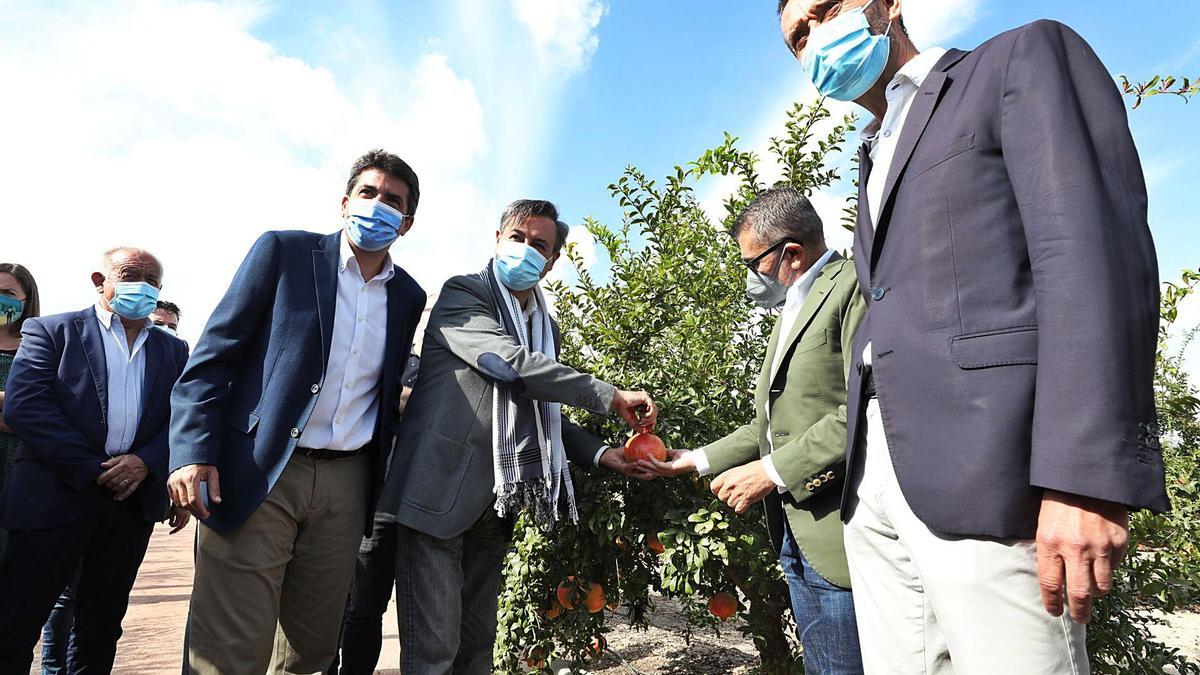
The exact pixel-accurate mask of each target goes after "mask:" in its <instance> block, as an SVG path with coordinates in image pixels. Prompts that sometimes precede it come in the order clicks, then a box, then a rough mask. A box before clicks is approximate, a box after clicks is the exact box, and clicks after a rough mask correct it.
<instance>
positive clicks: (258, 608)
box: [184, 454, 370, 675]
mask: <svg viewBox="0 0 1200 675" xmlns="http://www.w3.org/2000/svg"><path fill="white" fill-rule="evenodd" d="M369 480H370V456H369V455H367V454H363V455H358V456H355V457H346V458H341V459H316V460H314V459H309V458H307V457H303V456H300V455H293V456H292V458H291V459H290V460H289V461H288V464H287V466H286V467H285V468H284V470H283V473H282V474H281V475H280V477H279V480H278V481H277V482H276V483H275V486H274V487H273V488H272V489H271V492H270V494H268V495H267V499H266V501H264V502H263V503H262V505H261V506H259V507H258V509H257V510H255V512H254V513H253V514H252V515H251V516H250V519H249V520H247V521H246V522H245V523H244V524H242V525H241V526H240V527H238V528H237V529H235V530H233V531H232V532H225V533H220V532H215V531H213V530H212V529H210V528H208V527H206V526H204V525H201V526H199V527H198V528H197V536H196V578H195V583H194V585H193V588H192V599H191V608H190V612H189V616H188V634H187V643H188V647H187V654H186V658H187V662H188V663H187V664H186V666H190V669H191V672H192V673H196V674H198V675H210V674H211V675H243V674H244V675H263V673H267V672H271V673H322V672H324V670H325V669H326V668H328V667H329V664H330V663H331V662H332V660H333V657H334V655H335V654H336V652H337V646H338V634H339V631H340V629H341V624H342V612H343V610H344V609H345V606H346V597H347V593H348V592H349V590H350V580H351V578H352V577H353V575H354V561H355V556H356V555H357V553H358V545H359V542H360V541H361V540H362V536H363V524H364V523H365V522H366V508H367V499H366V494H367V490H369V489H370V486H369ZM184 672H188V670H187V667H185V669H184Z"/></svg>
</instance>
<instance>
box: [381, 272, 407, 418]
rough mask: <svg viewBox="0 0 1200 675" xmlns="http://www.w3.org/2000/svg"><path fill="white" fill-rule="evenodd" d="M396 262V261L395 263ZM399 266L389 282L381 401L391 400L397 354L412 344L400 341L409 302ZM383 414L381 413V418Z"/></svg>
mask: <svg viewBox="0 0 1200 675" xmlns="http://www.w3.org/2000/svg"><path fill="white" fill-rule="evenodd" d="M393 264H395V263H393ZM399 269H400V268H399V267H397V268H396V270H397V271H396V273H395V274H393V275H392V278H391V279H390V280H389V281H388V283H387V331H386V333H385V337H384V347H383V369H382V371H380V374H381V376H382V377H383V382H381V383H380V386H379V390H380V394H381V397H380V399H379V400H380V401H381V402H382V401H387V400H389V398H388V397H390V396H391V393H392V389H393V388H394V385H395V383H396V378H397V373H396V362H397V360H398V359H397V355H398V354H399V353H400V350H401V349H402V348H410V347H411V346H412V345H404V344H401V343H400V336H402V335H403V334H404V332H405V331H407V330H408V313H407V312H405V311H404V310H405V309H406V308H407V306H408V303H407V302H405V298H404V295H403V294H402V293H401V291H400V272H399ZM382 417H383V416H382V415H380V418H382Z"/></svg>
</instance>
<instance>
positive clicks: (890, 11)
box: [885, 0, 900, 22]
mask: <svg viewBox="0 0 1200 675" xmlns="http://www.w3.org/2000/svg"><path fill="white" fill-rule="evenodd" d="M885 2H887V3H888V5H889V7H888V8H887V18H888V21H892V22H895V21H899V20H900V0H885Z"/></svg>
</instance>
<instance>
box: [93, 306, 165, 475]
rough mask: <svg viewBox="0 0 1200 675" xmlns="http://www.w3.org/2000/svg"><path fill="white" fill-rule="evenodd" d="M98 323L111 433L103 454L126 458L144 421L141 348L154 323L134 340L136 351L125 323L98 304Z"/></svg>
mask: <svg viewBox="0 0 1200 675" xmlns="http://www.w3.org/2000/svg"><path fill="white" fill-rule="evenodd" d="M96 320H97V321H99V322H100V327H101V328H102V329H103V330H102V331H101V333H102V334H103V336H104V362H105V365H106V368H105V370H107V375H108V384H107V386H106V387H105V388H106V389H107V390H108V418H107V421H108V434H107V435H106V436H105V438H104V452H105V453H107V454H108V456H109V457H116V456H117V455H124V454H126V453H128V452H129V449H130V448H131V447H133V438H134V436H135V435H136V434H137V428H138V424H139V423H141V421H142V387H143V386H144V385H145V382H146V352H145V350H144V349H142V347H144V346H145V344H146V338H147V337H149V335H150V329H151V328H153V327H154V322H153V321H151V320H150V319H146V320H145V322H146V325H144V326H142V330H141V332H139V333H138V336H137V338H135V339H134V341H133V349H130V348H129V341H128V340H127V339H126V338H125V324H124V323H122V322H121V319H120V318H114V314H113V313H112V312H110V311H108V310H107V309H104V307H102V306H100V304H99V303H96Z"/></svg>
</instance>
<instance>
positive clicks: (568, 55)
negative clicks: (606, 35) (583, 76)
mask: <svg viewBox="0 0 1200 675" xmlns="http://www.w3.org/2000/svg"><path fill="white" fill-rule="evenodd" d="M512 6H513V12H514V13H515V14H516V16H517V19H518V20H519V21H520V22H521V24H522V25H524V26H525V27H526V28H527V29H528V30H529V33H530V34H531V35H532V36H533V42H534V45H535V46H536V47H537V50H538V53H539V56H540V57H541V58H542V59H543V61H544V62H548V63H553V64H556V65H557V67H558V68H560V69H561V71H562V72H563V73H564V74H568V75H569V74H571V73H574V72H576V71H578V70H579V69H580V68H582V67H583V66H585V65H586V64H587V62H588V60H589V59H590V58H591V56H592V54H593V53H595V51H596V48H597V47H598V46H599V45H600V38H598V37H597V36H596V33H595V31H596V28H597V27H598V26H599V25H600V19H602V18H603V17H604V15H605V14H606V13H607V12H608V6H607V5H605V4H604V3H603V2H600V1H599V0H512Z"/></svg>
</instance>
